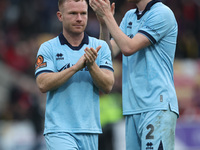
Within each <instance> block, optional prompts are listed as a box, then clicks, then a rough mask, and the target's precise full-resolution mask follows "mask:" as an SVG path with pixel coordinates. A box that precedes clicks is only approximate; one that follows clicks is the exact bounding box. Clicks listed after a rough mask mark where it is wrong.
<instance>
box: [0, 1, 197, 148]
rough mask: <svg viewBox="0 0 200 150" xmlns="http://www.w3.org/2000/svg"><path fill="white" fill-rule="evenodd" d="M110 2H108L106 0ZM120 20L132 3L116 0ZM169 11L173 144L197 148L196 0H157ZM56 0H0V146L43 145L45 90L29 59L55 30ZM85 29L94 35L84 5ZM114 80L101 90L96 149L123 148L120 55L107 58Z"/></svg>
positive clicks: (92, 18) (58, 28)
mask: <svg viewBox="0 0 200 150" xmlns="http://www.w3.org/2000/svg"><path fill="white" fill-rule="evenodd" d="M111 2H114V0H112V1H111ZM115 3H116V12H115V18H116V20H117V22H118V23H120V22H121V19H122V17H123V16H124V14H125V12H126V11H127V10H129V9H131V8H134V7H135V6H134V4H132V3H128V2H126V1H125V0H117V1H115ZM163 3H165V4H166V5H168V6H169V7H170V8H171V9H172V10H173V12H174V13H175V16H176V19H177V22H178V25H179V34H178V45H177V50H176V59H175V64H174V81H175V87H176V91H177V95H178V100H179V107H180V118H179V119H178V123H177V132H176V150H199V149H200V60H199V58H200V1H199V0H176V1H175V0H163ZM56 11H57V0H34V1H33V0H0V70H1V71H0V150H46V147H45V143H44V138H43V135H42V133H43V123H44V113H45V112H44V108H45V94H41V93H40V92H39V90H38V88H37V86H36V83H35V77H34V64H35V58H36V53H37V51H38V48H39V46H40V44H41V43H43V42H44V41H46V40H49V39H51V38H53V37H55V36H57V35H58V34H59V33H60V32H61V24H60V22H59V21H58V19H57V17H56ZM86 32H87V33H88V34H89V35H91V36H94V37H97V38H98V36H99V24H98V21H97V19H96V16H95V14H94V13H93V11H92V10H91V9H90V8H89V20H88V26H87V29H86ZM113 65H114V69H115V78H116V81H115V86H114V88H113V91H112V93H111V94H109V95H103V94H102V96H101V104H100V106H101V121H102V127H103V131H104V134H103V135H100V138H99V139H100V140H99V145H100V146H99V149H100V150H124V144H125V143H124V142H125V139H124V137H125V135H124V120H123V116H122V112H121V55H119V56H118V57H117V59H115V61H114V62H113Z"/></svg>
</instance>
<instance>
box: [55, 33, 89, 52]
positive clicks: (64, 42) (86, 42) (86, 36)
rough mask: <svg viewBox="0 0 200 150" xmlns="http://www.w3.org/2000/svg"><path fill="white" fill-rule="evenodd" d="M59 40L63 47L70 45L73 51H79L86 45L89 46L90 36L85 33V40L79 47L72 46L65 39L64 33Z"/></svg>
mask: <svg viewBox="0 0 200 150" xmlns="http://www.w3.org/2000/svg"><path fill="white" fill-rule="evenodd" d="M59 40H60V44H61V45H65V44H66V45H68V46H69V47H70V48H71V49H72V50H79V49H81V47H82V46H83V45H84V44H89V37H88V35H87V34H86V33H85V32H84V37H83V40H82V42H81V44H80V45H79V46H72V45H71V44H70V43H69V42H68V41H67V39H66V38H65V37H64V35H63V33H60V34H59Z"/></svg>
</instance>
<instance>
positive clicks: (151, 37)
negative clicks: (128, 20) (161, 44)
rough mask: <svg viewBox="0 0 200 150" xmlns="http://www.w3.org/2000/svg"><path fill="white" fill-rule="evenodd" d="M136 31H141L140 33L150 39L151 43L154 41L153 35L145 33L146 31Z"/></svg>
mask: <svg viewBox="0 0 200 150" xmlns="http://www.w3.org/2000/svg"><path fill="white" fill-rule="evenodd" d="M138 33H142V34H144V35H146V36H147V37H148V38H149V39H150V40H151V42H152V43H153V44H155V43H156V40H155V39H154V37H153V36H151V35H150V34H149V33H147V32H146V31H143V30H139V31H138Z"/></svg>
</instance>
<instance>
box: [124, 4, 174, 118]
mask: <svg viewBox="0 0 200 150" xmlns="http://www.w3.org/2000/svg"><path fill="white" fill-rule="evenodd" d="M120 28H121V30H122V31H123V32H124V33H125V34H126V35H127V36H129V37H130V38H133V37H134V36H135V34H136V33H141V34H143V35H145V36H146V37H147V38H148V39H149V40H150V42H151V43H152V45H150V46H148V47H146V48H144V49H142V50H140V51H138V52H136V53H135V54H133V55H130V56H124V55H123V85H122V86H123V88H122V90H123V114H124V115H129V114H137V113H141V112H147V111H152V110H167V109H168V108H169V106H170V109H171V110H172V111H174V112H175V113H177V114H178V103H177V96H176V92H175V87H174V81H173V62H174V54H175V49H176V40H177V28H178V27H177V22H176V19H175V17H174V14H173V12H172V11H171V10H170V9H169V8H168V7H167V6H165V5H163V4H162V3H161V2H159V1H157V0H153V1H151V2H150V3H148V5H147V7H146V9H145V10H144V11H143V13H142V14H141V15H139V11H138V9H131V10H129V11H128V12H127V13H126V14H125V16H124V18H123V20H122V22H121V24H120ZM163 39H164V40H163Z"/></svg>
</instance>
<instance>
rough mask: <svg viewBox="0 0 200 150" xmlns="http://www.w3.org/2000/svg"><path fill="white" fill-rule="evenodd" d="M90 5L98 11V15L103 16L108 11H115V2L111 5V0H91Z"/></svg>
mask: <svg viewBox="0 0 200 150" xmlns="http://www.w3.org/2000/svg"><path fill="white" fill-rule="evenodd" d="M89 4H90V7H92V9H93V10H94V11H95V12H96V14H97V15H98V17H103V16H104V15H105V14H107V13H112V14H113V15H114V12H115V3H112V5H111V6H110V1H109V0H89Z"/></svg>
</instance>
